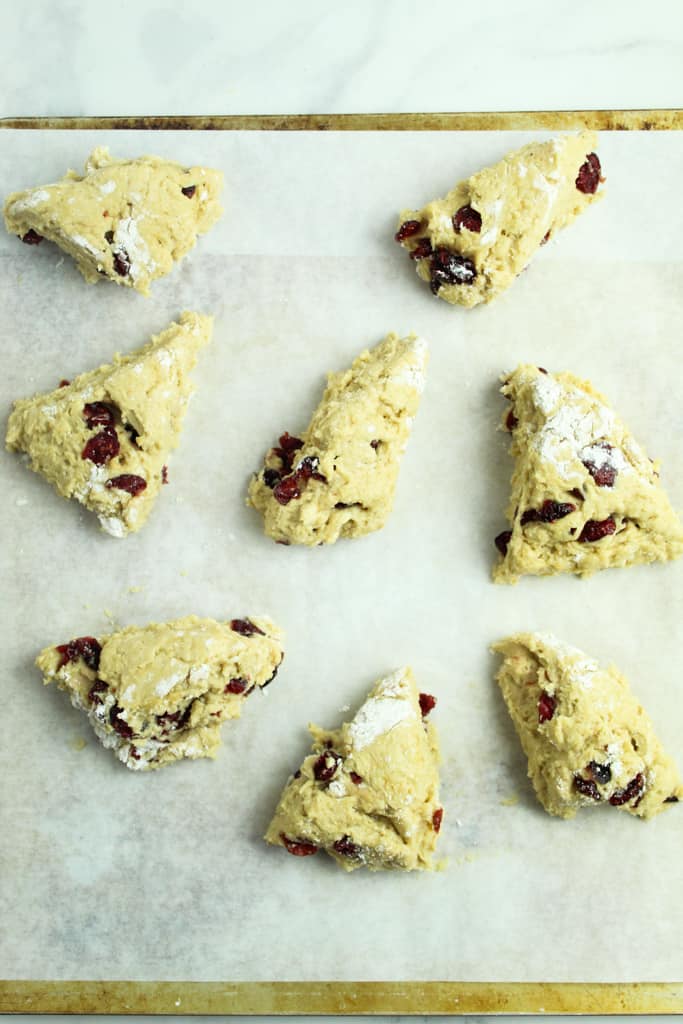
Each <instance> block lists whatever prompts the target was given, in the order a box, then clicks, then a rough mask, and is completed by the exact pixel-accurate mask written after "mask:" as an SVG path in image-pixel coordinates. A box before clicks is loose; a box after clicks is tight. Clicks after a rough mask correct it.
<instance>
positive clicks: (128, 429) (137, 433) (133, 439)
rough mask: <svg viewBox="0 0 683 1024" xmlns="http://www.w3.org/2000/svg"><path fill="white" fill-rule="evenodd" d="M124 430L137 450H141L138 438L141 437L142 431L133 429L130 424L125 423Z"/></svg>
mask: <svg viewBox="0 0 683 1024" xmlns="http://www.w3.org/2000/svg"><path fill="white" fill-rule="evenodd" d="M123 429H124V430H125V431H126V433H127V434H128V436H129V437H130V440H131V444H134V445H135V447H136V448H139V447H140V445H139V444H138V438H139V436H140V431H139V430H136V429H135V427H132V426H131V425H130V423H124V424H123Z"/></svg>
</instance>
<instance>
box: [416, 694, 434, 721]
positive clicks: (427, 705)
mask: <svg viewBox="0 0 683 1024" xmlns="http://www.w3.org/2000/svg"><path fill="white" fill-rule="evenodd" d="M419 701H420V711H421V712H422V717H423V718H426V717H427V715H428V714H429V712H430V711H433V710H434V708H435V707H436V697H432V695H431V693H421V694H420V696H419Z"/></svg>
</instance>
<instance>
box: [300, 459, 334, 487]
mask: <svg viewBox="0 0 683 1024" xmlns="http://www.w3.org/2000/svg"><path fill="white" fill-rule="evenodd" d="M319 467H320V459H319V458H318V456H317V455H306V456H305V457H304V458H303V459H302V460H301V463H300V464H299V466H298V468H297V470H296V475H297V476H298V477H299V478H300V479H301V480H319V481H320V483H323V484H326V483H327V477H326V476H323V474H322V473H319V472H318V469H319Z"/></svg>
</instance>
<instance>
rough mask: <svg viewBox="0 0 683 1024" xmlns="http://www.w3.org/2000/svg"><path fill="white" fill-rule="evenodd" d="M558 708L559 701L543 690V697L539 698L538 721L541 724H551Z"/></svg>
mask: <svg viewBox="0 0 683 1024" xmlns="http://www.w3.org/2000/svg"><path fill="white" fill-rule="evenodd" d="M556 707H557V701H556V700H555V698H554V697H551V695H550V694H549V693H548V692H547V690H543V692H542V693H541V696H540V697H539V698H538V721H539V722H540V723H543V722H549V721H550V719H551V718H552V717H553V715H554V714H555V708H556Z"/></svg>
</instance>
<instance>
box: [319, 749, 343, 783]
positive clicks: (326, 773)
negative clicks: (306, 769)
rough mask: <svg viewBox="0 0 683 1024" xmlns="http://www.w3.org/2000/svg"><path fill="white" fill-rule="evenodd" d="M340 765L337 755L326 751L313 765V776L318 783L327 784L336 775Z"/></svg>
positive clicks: (340, 760)
mask: <svg viewBox="0 0 683 1024" xmlns="http://www.w3.org/2000/svg"><path fill="white" fill-rule="evenodd" d="M341 763H342V759H341V757H340V756H339V754H337V753H335V751H334V750H326V751H325V753H324V754H321V755H320V757H319V758H318V759H317V761H316V762H315V763H314V765H313V774H314V775H315V777H316V779H317V780H318V782H329V781H330V779H333V778H334V776H335V775H336V774H337V769H338V768H339V765H340V764H341Z"/></svg>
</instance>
